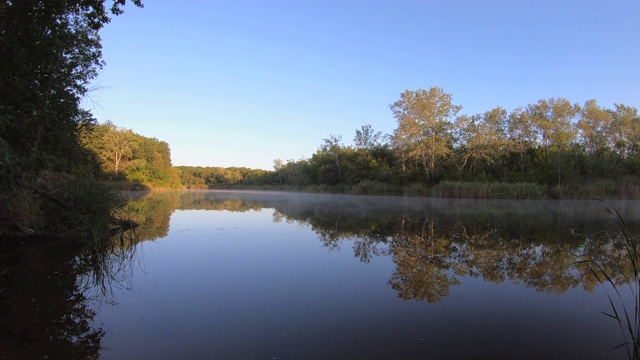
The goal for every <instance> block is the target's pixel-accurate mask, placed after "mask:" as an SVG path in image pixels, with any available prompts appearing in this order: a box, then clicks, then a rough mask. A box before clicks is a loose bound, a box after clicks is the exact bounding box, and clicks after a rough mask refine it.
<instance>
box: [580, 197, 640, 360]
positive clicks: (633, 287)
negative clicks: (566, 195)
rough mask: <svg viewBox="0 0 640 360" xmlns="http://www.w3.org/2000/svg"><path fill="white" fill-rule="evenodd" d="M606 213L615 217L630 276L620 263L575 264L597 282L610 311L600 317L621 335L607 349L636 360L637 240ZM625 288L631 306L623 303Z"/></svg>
mask: <svg viewBox="0 0 640 360" xmlns="http://www.w3.org/2000/svg"><path fill="white" fill-rule="evenodd" d="M605 209H606V210H607V212H609V213H610V214H611V215H613V216H615V217H616V218H617V220H618V223H619V225H620V230H621V233H620V240H622V246H623V249H624V252H625V254H626V256H627V260H628V261H629V265H630V268H631V270H632V271H631V273H630V274H629V273H628V272H627V271H624V269H623V266H622V264H619V263H612V262H611V261H610V260H608V259H587V260H582V261H579V262H578V263H582V264H585V265H586V266H588V268H589V270H590V272H591V273H592V274H593V275H594V276H595V278H596V279H597V280H598V282H599V283H600V285H602V288H603V289H604V290H605V292H606V294H607V298H608V300H609V305H610V307H611V311H610V312H605V311H601V313H602V314H604V315H606V316H608V317H610V318H612V319H614V320H615V321H616V322H617V323H618V325H619V327H620V331H621V333H622V336H623V339H624V342H623V343H621V344H619V345H617V346H615V347H614V348H612V349H611V350H615V349H618V348H621V347H625V348H626V350H627V355H628V357H629V359H634V360H635V359H640V339H639V338H638V337H639V336H640V262H639V260H640V259H639V257H638V255H639V254H638V250H639V249H638V243H637V239H636V238H634V237H632V236H631V234H630V233H629V229H628V228H627V226H626V224H625V222H624V220H623V219H622V216H621V215H620V213H619V212H618V211H617V210H615V209H610V208H608V207H605ZM625 287H628V291H629V293H630V295H631V298H632V299H633V306H630V305H629V304H628V301H625V297H624V294H625V293H626V291H625Z"/></svg>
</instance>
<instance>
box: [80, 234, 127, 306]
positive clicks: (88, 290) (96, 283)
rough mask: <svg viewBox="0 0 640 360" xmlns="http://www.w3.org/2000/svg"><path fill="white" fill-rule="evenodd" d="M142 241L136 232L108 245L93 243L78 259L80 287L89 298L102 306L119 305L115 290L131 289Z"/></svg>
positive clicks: (116, 238)
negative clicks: (139, 246)
mask: <svg viewBox="0 0 640 360" xmlns="http://www.w3.org/2000/svg"><path fill="white" fill-rule="evenodd" d="M138 240H139V239H138V237H137V235H136V233H135V231H134V230H133V229H132V230H130V231H126V232H123V233H120V234H119V235H117V236H114V237H112V238H111V239H109V240H108V241H96V242H92V243H89V244H88V245H87V246H86V247H85V249H84V251H83V252H82V254H81V255H80V256H79V257H78V266H79V268H80V274H81V275H80V277H79V278H78V283H79V287H80V289H82V291H83V292H84V293H85V295H86V296H87V297H88V298H90V299H92V300H94V301H97V302H98V304H101V303H108V304H115V303H116V300H115V299H116V296H115V293H114V290H116V289H120V290H122V289H129V288H131V286H130V284H129V283H128V281H129V280H130V279H131V277H132V274H133V269H134V265H135V257H136V248H137V246H136V245H137V244H138V242H139V241H138Z"/></svg>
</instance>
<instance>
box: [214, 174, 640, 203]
mask: <svg viewBox="0 0 640 360" xmlns="http://www.w3.org/2000/svg"><path fill="white" fill-rule="evenodd" d="M223 188H224V189H236V190H264V191H293V192H309V193H330V194H353V195H395V196H417V197H419V196H424V197H442V198H468V199H640V183H638V181H637V180H636V179H634V178H624V179H620V180H597V181H593V182H587V183H581V184H567V185H562V186H552V187H549V186H546V185H540V184H534V183H502V182H461V181H442V182H440V183H438V184H437V185H435V186H428V185H425V184H422V183H412V184H409V185H406V186H398V185H392V184H388V183H381V182H376V181H370V180H367V181H363V182H361V183H359V184H356V185H343V184H337V185H305V186H297V185H262V186H245V185H234V186H230V187H220V189H223Z"/></svg>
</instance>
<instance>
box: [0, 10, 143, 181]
mask: <svg viewBox="0 0 640 360" xmlns="http://www.w3.org/2000/svg"><path fill="white" fill-rule="evenodd" d="M106 3H111V6H108V5H105V4H106ZM133 3H134V4H136V5H137V6H142V4H141V2H140V0H133ZM124 5H125V0H113V1H105V0H66V1H41V0H20V1H9V0H0V44H2V45H1V46H0V64H2V66H0V89H2V90H1V91H0V142H1V143H4V144H6V146H7V147H8V149H9V151H10V152H11V156H15V157H17V158H21V159H23V163H28V170H29V171H38V170H40V169H43V168H46V167H47V166H48V167H52V166H56V167H59V166H60V162H61V161H62V162H64V160H66V161H67V163H69V162H70V161H69V158H70V157H73V156H74V154H75V153H76V150H77V149H78V137H79V135H78V129H79V128H81V127H82V125H85V124H87V123H90V122H92V121H93V118H92V116H90V114H89V113H88V112H86V111H84V110H83V109H81V106H80V102H81V99H82V97H83V96H85V95H86V94H87V92H88V90H89V84H90V81H91V80H92V79H94V78H95V77H96V76H97V74H98V71H99V70H100V69H101V68H102V66H103V65H104V64H103V61H102V59H101V56H102V52H101V48H102V47H101V44H100V36H99V30H100V29H101V28H102V27H103V26H104V25H105V24H106V23H108V22H109V20H110V19H109V10H110V11H111V13H112V14H116V15H118V14H121V13H122V7H123V6H124ZM56 160H57V161H58V163H56V164H52V163H51V162H52V161H56Z"/></svg>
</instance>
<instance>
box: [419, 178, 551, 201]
mask: <svg viewBox="0 0 640 360" xmlns="http://www.w3.org/2000/svg"><path fill="white" fill-rule="evenodd" d="M430 195H431V196H437V197H445V198H471V199H543V198H546V197H547V188H546V187H545V186H544V185H539V184H533V183H503V182H488V183H480V182H460V181H442V182H440V183H439V184H437V185H436V186H434V187H433V188H431V191H430Z"/></svg>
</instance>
